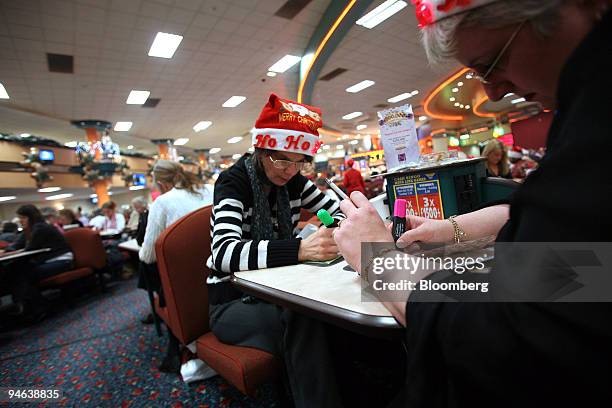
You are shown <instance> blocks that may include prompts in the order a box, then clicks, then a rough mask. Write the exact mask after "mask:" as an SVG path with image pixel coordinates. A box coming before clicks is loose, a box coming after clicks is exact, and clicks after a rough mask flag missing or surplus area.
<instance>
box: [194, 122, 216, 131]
mask: <svg viewBox="0 0 612 408" xmlns="http://www.w3.org/2000/svg"><path fill="white" fill-rule="evenodd" d="M210 125H212V122H211V121H209V120H202V121H200V122H198V123H196V124H195V125H193V130H194V131H196V132H200V131H202V130H206V129H208V128H209V127H210Z"/></svg>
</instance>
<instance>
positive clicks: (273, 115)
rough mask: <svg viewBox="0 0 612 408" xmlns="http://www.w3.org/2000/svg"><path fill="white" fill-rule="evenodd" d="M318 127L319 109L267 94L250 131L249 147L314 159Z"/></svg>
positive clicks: (319, 121)
mask: <svg viewBox="0 0 612 408" xmlns="http://www.w3.org/2000/svg"><path fill="white" fill-rule="evenodd" d="M321 126H323V122H322V121H321V109H319V108H315V107H314V106H308V105H304V104H301V103H297V102H293V101H290V100H288V99H281V98H279V97H278V96H276V95H275V94H271V95H270V99H268V103H266V106H264V108H263V110H262V111H261V113H260V114H259V118H258V119H257V122H255V128H253V129H252V130H251V134H252V140H253V146H254V147H257V148H261V149H271V150H279V151H281V152H290V153H299V154H305V155H308V156H314V155H315V154H316V153H317V151H318V150H319V148H320V147H321V145H322V144H323V143H322V142H321V141H320V140H319V128H320V127H321Z"/></svg>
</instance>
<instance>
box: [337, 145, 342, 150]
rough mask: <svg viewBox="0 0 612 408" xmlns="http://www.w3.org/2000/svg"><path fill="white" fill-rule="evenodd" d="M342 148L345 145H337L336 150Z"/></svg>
mask: <svg viewBox="0 0 612 408" xmlns="http://www.w3.org/2000/svg"><path fill="white" fill-rule="evenodd" d="M342 149H344V145H337V146H336V150H342Z"/></svg>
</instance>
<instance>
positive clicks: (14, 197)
mask: <svg viewBox="0 0 612 408" xmlns="http://www.w3.org/2000/svg"><path fill="white" fill-rule="evenodd" d="M16 198H17V197H16V196H2V197H0V202H2V201H11V200H14V199H16Z"/></svg>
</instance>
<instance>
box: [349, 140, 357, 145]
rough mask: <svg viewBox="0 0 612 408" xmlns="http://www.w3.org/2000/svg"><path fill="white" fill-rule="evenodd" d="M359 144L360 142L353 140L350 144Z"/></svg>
mask: <svg viewBox="0 0 612 408" xmlns="http://www.w3.org/2000/svg"><path fill="white" fill-rule="evenodd" d="M357 143H359V140H351V141H350V142H349V144H350V145H356V144H357Z"/></svg>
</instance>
